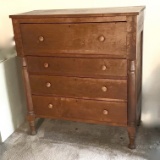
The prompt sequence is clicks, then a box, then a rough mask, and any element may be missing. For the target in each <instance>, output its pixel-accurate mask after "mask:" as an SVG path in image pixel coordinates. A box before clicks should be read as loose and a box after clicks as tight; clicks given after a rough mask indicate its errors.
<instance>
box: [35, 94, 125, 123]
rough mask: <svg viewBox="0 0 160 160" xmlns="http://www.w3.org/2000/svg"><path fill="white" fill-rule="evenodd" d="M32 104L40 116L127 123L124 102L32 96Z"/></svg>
mask: <svg viewBox="0 0 160 160" xmlns="http://www.w3.org/2000/svg"><path fill="white" fill-rule="evenodd" d="M33 105H34V109H35V114H36V115H39V116H42V117H43V116H44V117H53V118H54V117H62V118H66V119H71V120H72V119H73V120H86V121H87V120H88V121H89V120H90V121H97V122H98V121H99V122H107V123H117V124H127V104H126V103H124V102H107V101H94V100H83V99H74V98H60V97H59V98H56V97H42V96H33Z"/></svg>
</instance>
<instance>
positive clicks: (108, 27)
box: [20, 22, 126, 56]
mask: <svg viewBox="0 0 160 160" xmlns="http://www.w3.org/2000/svg"><path fill="white" fill-rule="evenodd" d="M20 28H21V34H22V41H23V48H24V54H25V55H43V56H45V53H47V52H50V53H51V55H52V54H53V53H81V54H110V53H112V54H113V55H126V22H119V23H81V24H79V23H78V24H21V25H20ZM40 38H41V39H43V40H40ZM101 38H103V40H101Z"/></svg>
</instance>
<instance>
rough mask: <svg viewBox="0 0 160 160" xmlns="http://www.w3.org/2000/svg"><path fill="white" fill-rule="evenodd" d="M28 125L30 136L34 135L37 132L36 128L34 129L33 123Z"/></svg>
mask: <svg viewBox="0 0 160 160" xmlns="http://www.w3.org/2000/svg"><path fill="white" fill-rule="evenodd" d="M29 125H30V132H31V135H36V133H37V132H36V127H35V121H30V122H29Z"/></svg>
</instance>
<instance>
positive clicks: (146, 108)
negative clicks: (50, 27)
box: [0, 0, 160, 125]
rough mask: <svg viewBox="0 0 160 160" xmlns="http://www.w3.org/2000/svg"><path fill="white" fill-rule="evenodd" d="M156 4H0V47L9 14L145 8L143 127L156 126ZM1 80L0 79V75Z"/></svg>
mask: <svg viewBox="0 0 160 160" xmlns="http://www.w3.org/2000/svg"><path fill="white" fill-rule="evenodd" d="M159 4H160V3H159V1H158V0H152V1H151V0H121V1H120V0H77V1H75V0H52V1H51V0H34V1H33V0H14V1H13V0H5V1H2V0H1V1H0V6H1V8H0V20H1V23H0V35H1V36H0V46H2V45H3V46H5V45H7V42H8V41H9V38H10V37H12V35H13V32H12V25H11V20H10V19H9V18H8V15H9V14H14V13H21V12H25V11H30V10H35V9H62V8H96V7H110V6H137V5H146V14H145V27H144V57H143V62H144V63H143V110H142V121H143V122H144V123H146V124H147V123H150V124H158V125H160V96H159V95H160V83H159V82H160V41H159V37H160V21H159V20H160V12H159V8H160V5H159ZM0 76H1V75H0ZM0 78H1V77H0Z"/></svg>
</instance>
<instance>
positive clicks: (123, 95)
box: [10, 6, 145, 149]
mask: <svg viewBox="0 0 160 160" xmlns="http://www.w3.org/2000/svg"><path fill="white" fill-rule="evenodd" d="M144 8H145V7H141V6H140V7H120V8H103V9H102V8H100V9H78V10H46V11H32V12H28V13H24V14H19V15H11V16H10V17H11V18H12V22H13V27H14V34H15V41H16V49H17V54H18V56H21V57H22V59H23V60H22V62H23V65H22V66H23V74H24V84H25V88H26V97H27V102H28V121H29V123H30V127H31V132H32V134H35V124H34V122H35V118H55V119H65V120H72V121H80V122H87V123H96V124H108V125H112V126H125V127H127V130H128V137H129V141H130V142H129V146H128V147H129V148H131V149H134V148H135V137H136V131H137V125H139V124H140V117H141V116H140V115H141V91H142V52H143V51H142V48H143V47H142V46H143V19H144V11H143V10H144Z"/></svg>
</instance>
